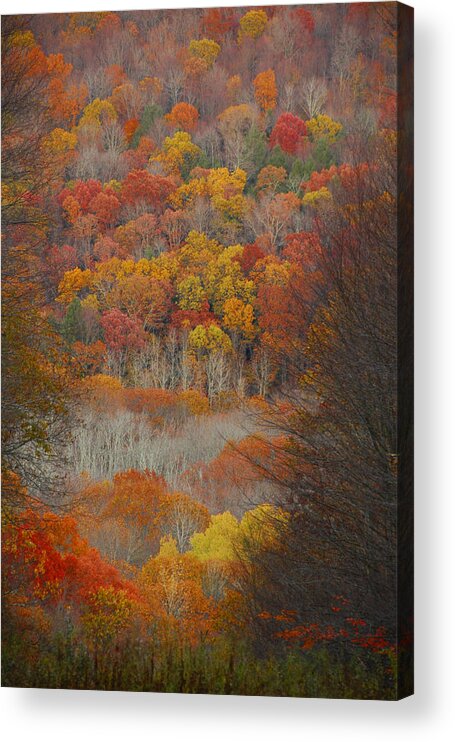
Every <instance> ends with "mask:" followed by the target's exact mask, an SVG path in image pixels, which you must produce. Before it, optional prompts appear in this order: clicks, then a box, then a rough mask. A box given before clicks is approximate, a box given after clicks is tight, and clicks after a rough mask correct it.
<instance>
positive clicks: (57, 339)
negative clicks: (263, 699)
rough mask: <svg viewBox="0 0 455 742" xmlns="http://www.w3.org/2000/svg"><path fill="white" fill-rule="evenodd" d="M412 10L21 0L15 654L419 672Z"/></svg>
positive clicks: (282, 687)
mask: <svg viewBox="0 0 455 742" xmlns="http://www.w3.org/2000/svg"><path fill="white" fill-rule="evenodd" d="M396 14H397V9H396V5H395V4H394V3H377V4H369V3H356V4H352V5H345V4H339V5H328V6H310V5H308V6H288V7H286V6H283V7H273V6H271V7H269V6H267V7H264V8H253V9H249V8H247V7H246V8H227V9H199V10H197V9H191V10H180V11H164V10H157V11H141V12H138V11H136V12H132V11H131V12H130V11H125V12H122V13H108V12H99V13H89V14H86V13H75V14H66V13H65V14H61V15H41V16H40V15H37V16H29V17H23V16H16V17H14V16H10V17H4V18H3V19H2V20H3V22H2V90H3V96H2V173H3V177H2V181H3V184H2V202H3V206H2V213H3V217H2V280H3V299H2V302H3V309H2V312H3V321H2V340H3V342H2V348H3V351H2V352H3V390H2V416H3V430H2V477H3V505H2V531H3V538H2V544H3V546H2V549H3V557H2V562H3V570H2V575H3V576H2V580H3V582H2V591H3V593H2V594H3V601H2V606H3V616H2V627H3V629H2V636H3V652H2V677H3V683H4V684H5V685H13V686H14V685H20V686H32V687H51V688H56V687H60V688H61V687H63V688H88V689H124V690H149V691H150V690H152V691H153V690H154V691H173V692H189V693H225V694H229V693H235V694H252V695H296V696H327V697H328V696H331V697H357V698H394V697H396V695H397V677H398V668H399V667H400V662H401V659H402V657H404V656H405V655H406V651H407V646H408V643H409V641H410V639H409V637H407V636H402V637H400V639H399V640H398V639H397V635H396V598H395V596H396V591H397V578H396V567H397V565H396V538H397V499H396V492H397V458H398V457H397V450H398V445H397V430H396V414H397V372H396V360H397V337H396V331H397V327H396V314H397V283H396V270H397V265H396V261H397V258H396V245H397V175H396V157H397V75H396V70H397V17H396ZM409 629H411V625H410V624H409ZM409 636H410V635H409Z"/></svg>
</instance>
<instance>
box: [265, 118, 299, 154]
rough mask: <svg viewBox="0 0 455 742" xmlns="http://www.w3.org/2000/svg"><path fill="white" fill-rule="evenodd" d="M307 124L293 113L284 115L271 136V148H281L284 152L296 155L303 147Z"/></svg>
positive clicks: (279, 119)
mask: <svg viewBox="0 0 455 742" xmlns="http://www.w3.org/2000/svg"><path fill="white" fill-rule="evenodd" d="M305 136H306V126H305V122H304V121H302V119H300V118H299V117H298V116H295V115H294V114H293V113H282V114H281V115H280V116H279V118H278V120H277V122H276V124H275V126H274V127H273V129H272V133H271V135H270V146H271V147H275V146H277V145H278V146H279V147H281V149H282V150H283V152H287V153H288V154H290V155H294V154H295V153H296V152H297V151H298V149H299V148H300V147H301V146H302V145H303V138H304V137H305Z"/></svg>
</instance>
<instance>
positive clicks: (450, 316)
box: [0, 0, 455, 742]
mask: <svg viewBox="0 0 455 742" xmlns="http://www.w3.org/2000/svg"><path fill="white" fill-rule="evenodd" d="M236 4H237V5H240V2H237V3H236V2H232V1H231V2H229V0H226V1H225V2H220V1H218V2H213V1H212V2H210V0H208V1H205V0H201V1H200V2H195V0H188V1H187V2H175V1H174V2H172V1H171V0H162V1H161V2H153V0H146V1H145V2H144V0H142V1H141V0H129V2H125V1H119V0H72V1H70V2H69V1H68V0H35V2H32V1H31V0H4V2H3V3H2V13H32V12H35V13H36V12H44V11H47V12H63V11H83V10H84V11H88V10H125V9H126V7H127V6H128V7H129V9H132V8H135V9H136V8H137V9H141V8H142V9H151V8H153V7H168V8H171V7H172V8H178V7H184V6H186V7H188V6H191V5H192V6H197V5H203V6H210V5H212V6H217V5H218V6H220V5H236ZM246 4H251V5H254V4H260V3H257V2H256V3H255V2H254V0H253V1H252V2H250V3H247V2H245V5H246ZM413 4H414V7H415V22H416V23H415V41H416V68H415V72H416V77H415V79H416V97H415V103H416V111H415V124H416V242H415V257H416V509H417V512H416V578H417V580H416V587H417V595H416V623H417V634H416V694H415V696H414V697H413V698H411V699H407V700H405V701H401V702H400V703H381V702H369V701H368V702H367V701H325V700H307V699H278V698H277V699H275V698H271V699H269V698H233V697H226V698H224V697H216V696H212V697H210V696H178V695H164V694H139V693H137V694H134V693H100V692H97V693H95V692H86V691H42V690H24V689H9V688H3V689H1V691H0V725H1V731H2V732H3V735H4V736H3V739H6V740H14V742H16V741H17V742H22V740H26V739H32V740H33V742H41V740H45V741H46V742H54V740H59V741H60V740H63V739H64V740H65V742H73V740H77V742H81V740H82V741H83V742H92V740H100V742H101V740H109V741H112V742H117V740H122V742H125V740H127V741H129V740H133V739H134V740H136V739H139V740H143V739H145V740H150V741H152V740H155V739H156V740H163V741H165V742H173V741H174V740H179V741H180V740H181V741H182V742H192V740H197V741H198V742H202V741H204V742H205V740H216V742H224V741H225V740H229V741H230V742H232V741H233V742H243V741H244V740H248V741H250V740H251V741H252V740H256V739H257V740H260V742H268V740H279V739H283V740H286V741H287V740H290V741H291V740H292V742H294V741H295V742H297V741H298V742H300V740H302V742H303V741H304V740H311V742H313V740H317V742H325V741H326V740H330V741H331V742H339V741H340V740H344V739H346V740H350V741H352V742H357V740H359V741H360V740H362V742H364V740H365V739H367V740H368V742H370V740H371V742H375V740H381V742H382V741H383V740H386V741H387V742H395V741H396V740H397V741H398V740H400V742H401V741H402V740H403V741H405V742H407V740H413V742H421V741H422V742H423V741H424V740H425V742H427V741H428V739H429V738H430V740H432V742H433V741H434V742H439V740H449V739H450V740H452V739H455V736H454V735H455V723H454V720H453V719H454V713H453V708H454V707H455V697H454V693H455V684H454V682H453V680H454V676H455V653H454V643H455V626H454V618H455V610H454V608H455V606H454V587H455V580H454V574H453V570H452V566H453V549H452V543H453V541H454V532H455V522H454V520H455V519H454V515H455V505H454V502H455V488H454V487H453V476H452V469H453V464H452V462H453V461H454V460H455V451H454V448H453V445H452V442H453V438H454V436H453V424H454V422H455V421H454V419H453V418H454V413H455V409H454V389H455V373H454V370H455V367H454V363H453V357H454V354H453V347H454V345H453V343H454V320H455V316H454V312H453V306H454V297H455V287H454V285H453V284H454V280H455V271H454V268H455V261H454V254H455V239H454V235H453V231H454V229H453V219H454V216H455V199H454V196H455V193H454V187H453V186H454V181H455V167H454V165H455V162H454V154H453V153H454V148H455V110H454V109H455V105H454V89H455V75H454V72H455V69H454V68H455V65H454V63H453V60H454V55H455V27H454V25H455V24H454V21H455V17H454V16H455V13H454V7H455V3H454V2H453V0H414V3H413Z"/></svg>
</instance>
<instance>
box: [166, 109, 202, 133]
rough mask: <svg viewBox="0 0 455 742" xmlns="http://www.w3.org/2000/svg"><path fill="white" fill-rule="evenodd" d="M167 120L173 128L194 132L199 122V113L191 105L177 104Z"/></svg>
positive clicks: (167, 116)
mask: <svg viewBox="0 0 455 742" xmlns="http://www.w3.org/2000/svg"><path fill="white" fill-rule="evenodd" d="M165 118H166V121H167V123H168V125H169V126H170V127H171V128H175V129H182V131H193V129H195V128H196V126H197V122H198V120H199V112H198V110H197V108H195V107H194V106H192V105H191V103H176V104H175V106H174V107H173V109H172V111H171V112H170V113H168V114H167V115H166V117H165Z"/></svg>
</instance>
